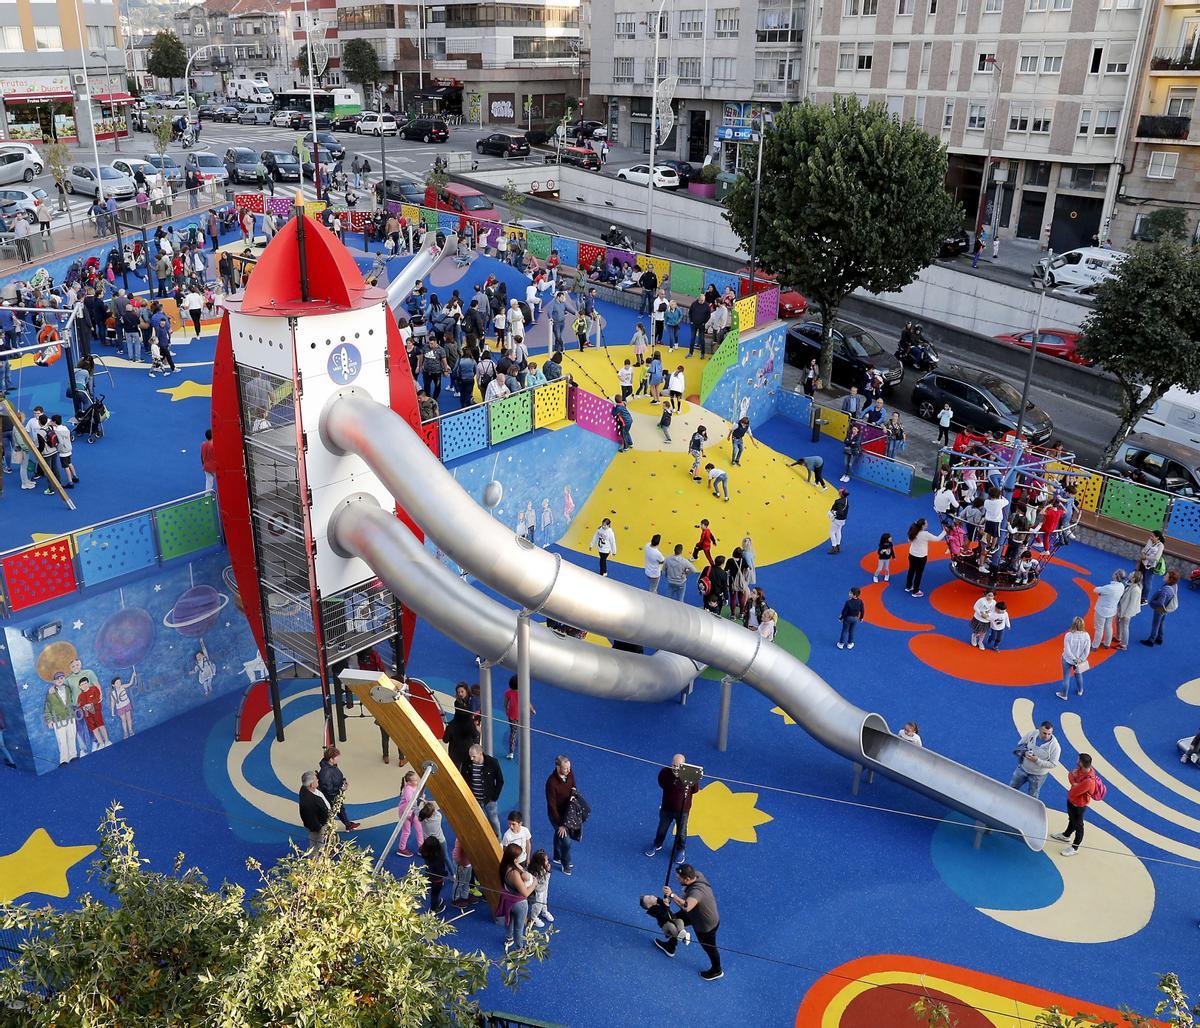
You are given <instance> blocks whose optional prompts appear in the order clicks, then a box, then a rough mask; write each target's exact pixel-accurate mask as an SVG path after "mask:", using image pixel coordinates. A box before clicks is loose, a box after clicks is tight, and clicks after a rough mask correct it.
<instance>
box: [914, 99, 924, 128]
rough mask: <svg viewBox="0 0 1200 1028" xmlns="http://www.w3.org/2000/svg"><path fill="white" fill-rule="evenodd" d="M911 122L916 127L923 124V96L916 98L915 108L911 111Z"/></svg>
mask: <svg viewBox="0 0 1200 1028" xmlns="http://www.w3.org/2000/svg"><path fill="white" fill-rule="evenodd" d="M913 121H915V122H916V123H917V124H918V125H924V124H925V97H923V96H918V97H917V106H916V108H915V110H914V111H913Z"/></svg>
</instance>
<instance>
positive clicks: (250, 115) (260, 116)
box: [237, 104, 275, 125]
mask: <svg viewBox="0 0 1200 1028" xmlns="http://www.w3.org/2000/svg"><path fill="white" fill-rule="evenodd" d="M274 113H275V112H274V111H273V110H272V109H271V107H270V106H268V105H267V104H246V108H245V110H241V111H238V116H237V120H238V124H239V125H270V124H271V117H272V115H273V114H274Z"/></svg>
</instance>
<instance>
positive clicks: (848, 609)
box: [837, 586, 867, 650]
mask: <svg viewBox="0 0 1200 1028" xmlns="http://www.w3.org/2000/svg"><path fill="white" fill-rule="evenodd" d="M861 597H862V590H861V589H860V588H859V587H858V586H852V587H851V589H850V596H849V597H848V598H847V600H846V602H845V603H843V604H842V612H841V613H840V614H839V615H838V620H839V621H840V622H841V623H842V634H841V636H840V637H839V638H838V644H837V648H838V649H839V650H852V649H854V630H855V629H856V628H857V627H858V624H859V622H860V621H865V620H866V619H867V608H866V605H865V604H864V603H863V601H862V599H861Z"/></svg>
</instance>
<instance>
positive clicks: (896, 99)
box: [887, 96, 904, 121]
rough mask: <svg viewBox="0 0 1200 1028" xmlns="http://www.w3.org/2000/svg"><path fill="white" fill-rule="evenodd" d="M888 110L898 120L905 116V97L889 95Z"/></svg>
mask: <svg viewBox="0 0 1200 1028" xmlns="http://www.w3.org/2000/svg"><path fill="white" fill-rule="evenodd" d="M887 112H888V114H890V115H891V116H892V117H893V118H895V119H896V120H897V121H900V120H902V119H903V118H904V97H902V96H889V97H888V98H887Z"/></svg>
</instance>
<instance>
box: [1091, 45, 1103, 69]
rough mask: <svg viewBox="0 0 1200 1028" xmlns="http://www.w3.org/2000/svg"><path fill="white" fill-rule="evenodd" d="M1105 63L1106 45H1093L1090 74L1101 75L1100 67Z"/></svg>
mask: <svg viewBox="0 0 1200 1028" xmlns="http://www.w3.org/2000/svg"><path fill="white" fill-rule="evenodd" d="M1103 64H1104V47H1102V46H1094V47H1092V63H1091V64H1090V65H1089V66H1088V74H1090V75H1099V74H1100V69H1101V67H1102V66H1103Z"/></svg>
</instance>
